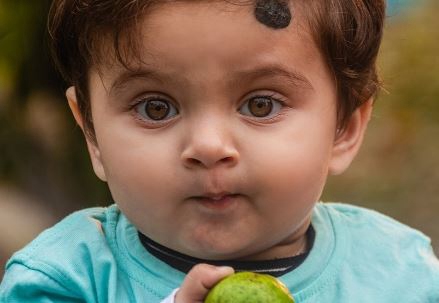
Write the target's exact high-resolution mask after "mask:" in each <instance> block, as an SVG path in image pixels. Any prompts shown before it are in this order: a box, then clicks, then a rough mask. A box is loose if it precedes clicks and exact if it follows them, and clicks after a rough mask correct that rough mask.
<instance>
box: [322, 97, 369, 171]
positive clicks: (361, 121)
mask: <svg viewBox="0 0 439 303" xmlns="http://www.w3.org/2000/svg"><path fill="white" fill-rule="evenodd" d="M372 108H373V100H372V99H370V100H368V101H367V102H365V103H364V104H362V105H361V106H360V107H359V108H357V109H356V110H355V112H354V113H353V114H352V116H351V118H350V119H349V121H348V124H347V125H346V127H345V128H344V130H343V131H342V132H340V133H339V134H337V135H336V137H335V140H334V146H333V148H332V156H331V161H330V164H329V173H330V174H331V175H339V174H341V173H342V172H344V171H345V170H346V169H347V168H348V167H349V165H350V164H351V162H352V160H353V159H354V158H355V156H356V155H357V153H358V150H359V149H360V146H361V144H362V142H363V137H364V133H365V131H366V128H367V125H368V123H369V120H370V117H371V113H372Z"/></svg>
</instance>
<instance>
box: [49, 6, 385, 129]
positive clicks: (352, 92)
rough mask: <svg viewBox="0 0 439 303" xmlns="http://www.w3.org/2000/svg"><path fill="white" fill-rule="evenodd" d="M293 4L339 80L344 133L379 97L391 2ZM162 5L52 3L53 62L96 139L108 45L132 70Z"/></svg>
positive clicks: (51, 41)
mask: <svg viewBox="0 0 439 303" xmlns="http://www.w3.org/2000/svg"><path fill="white" fill-rule="evenodd" d="M167 1H169V0H167ZM186 1H189V0H186ZM206 1H207V0H206ZM227 1H228V2H230V0H227ZM292 1H300V3H298V4H300V5H301V6H302V7H303V8H304V12H305V16H306V19H307V21H308V22H307V23H308V26H309V29H310V31H311V34H312V36H313V38H314V41H315V43H316V45H317V47H318V48H319V50H320V51H321V53H322V55H323V58H324V60H325V61H326V64H327V66H328V67H329V69H330V71H331V72H332V73H333V75H334V79H335V83H336V85H337V92H338V99H339V101H338V105H337V107H338V111H337V113H338V127H339V128H341V129H342V128H343V127H344V126H345V125H346V123H347V121H348V120H349V118H350V116H351V114H352V113H353V112H354V111H355V109H356V108H358V107H359V106H360V105H361V104H363V103H364V102H365V101H367V100H368V99H370V98H371V97H373V96H374V95H375V94H376V93H377V92H378V89H379V86H380V85H379V80H378V76H377V71H376V58H377V54H378V50H379V46H380V43H381V38H382V32H383V24H384V17H385V3H384V1H385V0H292ZM158 2H160V0H118V1H115V0H54V1H53V3H52V6H51V9H50V13H49V20H48V29H49V34H50V39H49V41H50V49H51V53H52V57H53V60H54V62H55V64H56V66H57V68H58V70H59V71H60V73H61V75H62V76H63V77H64V79H65V80H66V81H67V83H68V84H69V85H73V86H75V88H76V97H77V100H78V105H79V109H80V111H81V113H82V117H83V120H84V128H85V131H86V134H87V135H88V136H90V137H91V138H94V129H93V120H92V115H91V109H90V97H89V87H88V80H89V78H88V74H89V70H90V67H92V66H96V65H99V63H100V60H101V59H100V57H101V56H102V55H104V49H105V48H108V45H107V44H105V43H108V41H112V42H113V50H114V51H113V52H112V53H113V54H114V55H115V59H117V60H118V61H119V62H120V63H122V64H123V65H124V66H127V65H126V60H125V59H126V58H128V52H130V50H135V49H137V46H138V45H137V43H138V41H137V40H136V39H135V33H136V31H137V30H138V27H137V26H136V25H137V21H138V20H139V19H140V18H142V17H143V16H144V14H145V12H146V11H147V9H148V7H149V6H152V5H154V4H155V3H158ZM108 53H109V52H105V54H108ZM110 53H111V52H110Z"/></svg>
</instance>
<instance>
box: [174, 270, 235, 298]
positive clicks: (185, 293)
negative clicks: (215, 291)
mask: <svg viewBox="0 0 439 303" xmlns="http://www.w3.org/2000/svg"><path fill="white" fill-rule="evenodd" d="M233 272H234V270H233V268H232V267H228V266H221V267H217V266H213V265H209V264H197V265H195V266H194V267H193V268H192V269H191V270H190V271H189V272H188V274H187V275H186V277H185V279H184V281H183V284H181V287H180V289H179V291H178V292H177V294H176V296H175V303H202V302H204V298H205V297H206V295H207V293H208V292H209V290H210V289H211V288H212V287H213V286H214V285H215V284H216V283H218V282H219V281H220V280H221V279H223V278H225V277H226V276H228V275H231V274H233Z"/></svg>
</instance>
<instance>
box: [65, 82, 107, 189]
mask: <svg viewBox="0 0 439 303" xmlns="http://www.w3.org/2000/svg"><path fill="white" fill-rule="evenodd" d="M66 97H67V101H68V103H69V107H70V110H71V111H72V114H73V117H74V118H75V120H76V123H78V125H79V127H81V129H82V133H83V134H84V136H85V140H86V142H87V149H88V153H89V154H90V158H91V163H92V165H93V170H94V172H95V174H96V176H97V177H98V178H99V179H101V180H102V181H107V177H106V175H105V169H104V165H103V164H102V159H101V152H100V150H99V147H98V144H97V141H96V140H95V139H93V138H90V136H89V135H87V132H86V131H85V125H84V121H83V117H82V113H81V111H80V110H79V106H78V99H77V97H76V90H75V87H74V86H71V87H69V88H68V89H67V91H66Z"/></svg>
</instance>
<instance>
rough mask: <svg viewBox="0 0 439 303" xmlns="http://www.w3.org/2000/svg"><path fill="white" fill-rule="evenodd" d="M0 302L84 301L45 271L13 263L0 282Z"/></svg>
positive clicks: (74, 302)
mask: <svg viewBox="0 0 439 303" xmlns="http://www.w3.org/2000/svg"><path fill="white" fill-rule="evenodd" d="M0 302H1V303H16V302H33V303H42V302H56V303H80V302H82V303H83V302H84V301H83V300H81V299H80V298H78V297H77V296H75V295H74V294H72V292H70V291H69V290H68V289H66V288H65V287H64V286H62V285H61V284H60V283H59V282H57V281H55V280H54V279H53V278H51V277H49V276H48V275H46V274H45V273H43V272H41V271H37V270H33V269H29V268H28V267H26V266H24V265H22V264H19V263H14V264H12V265H11V266H10V267H9V268H8V269H7V271H6V273H5V276H4V278H3V281H2V282H1V284H0Z"/></svg>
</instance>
